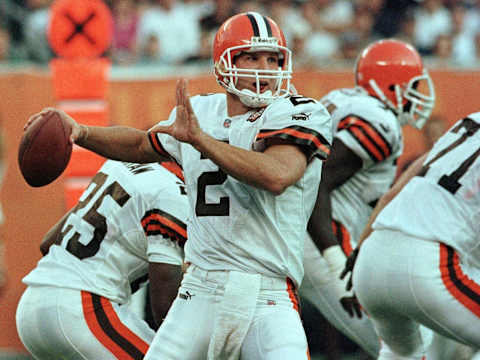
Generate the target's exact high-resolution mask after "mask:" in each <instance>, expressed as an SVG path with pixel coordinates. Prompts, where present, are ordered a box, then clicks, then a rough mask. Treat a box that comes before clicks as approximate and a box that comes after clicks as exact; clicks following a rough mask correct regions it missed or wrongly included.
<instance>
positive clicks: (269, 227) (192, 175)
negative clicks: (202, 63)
mask: <svg viewBox="0 0 480 360" xmlns="http://www.w3.org/2000/svg"><path fill="white" fill-rule="evenodd" d="M191 103H192V106H193V109H194V111H195V114H196V116H197V118H198V121H199V123H200V126H201V128H202V129H203V131H205V132H206V133H208V134H209V135H211V136H212V137H214V138H215V139H217V140H220V141H225V142H228V143H229V144H230V145H233V146H237V147H240V148H243V149H246V150H255V151H263V150H264V149H265V139H269V138H281V139H285V140H287V141H290V142H292V144H297V145H299V146H302V148H303V149H304V151H305V152H306V153H307V155H308V156H309V157H310V160H311V161H310V162H309V165H308V167H307V171H306V172H305V174H304V176H303V177H302V178H301V179H300V180H299V181H298V182H297V183H296V184H294V185H292V186H290V187H288V188H287V189H286V190H285V192H284V193H283V194H281V195H279V196H274V195H272V194H271V193H270V192H268V191H265V190H261V189H259V188H256V187H253V186H249V185H247V184H245V183H242V182H240V181H238V180H236V179H235V178H233V177H232V176H228V175H227V174H226V173H224V172H223V171H222V170H221V169H219V168H218V166H217V165H216V164H215V163H214V162H212V161H211V160H209V159H206V158H204V157H203V156H202V154H201V153H199V152H198V151H197V150H196V149H195V148H193V147H192V146H191V145H189V144H185V143H181V142H178V141H177V140H175V139H174V138H173V137H171V136H169V135H165V134H159V133H156V134H153V133H151V134H150V139H151V142H152V145H153V147H154V148H156V149H157V151H159V152H162V151H166V152H168V153H169V154H171V155H172V156H173V157H174V158H175V159H176V160H177V161H178V162H179V163H181V164H182V167H183V170H184V174H185V183H186V185H187V193H188V198H189V202H190V207H191V212H192V223H189V225H188V237H189V241H188V242H187V245H186V248H185V260H186V261H190V262H192V263H194V264H196V265H197V266H199V267H201V268H204V269H206V270H240V271H244V272H255V273H260V274H265V275H268V276H277V277H285V276H287V277H290V278H291V279H292V280H293V281H295V282H296V283H297V284H299V283H300V282H301V279H302V277H303V265H302V258H303V242H304V237H305V231H306V225H307V221H308V219H309V216H310V214H311V211H312V209H313V205H314V202H315V199H316V193H317V191H318V183H319V180H320V176H321V167H322V162H321V161H320V160H318V158H319V159H325V158H326V157H327V154H328V153H329V147H330V143H331V120H330V116H329V114H328V112H327V111H326V109H325V108H324V107H323V106H322V105H321V104H320V103H317V102H316V101H315V100H313V99H309V98H304V97H301V96H292V97H290V98H285V99H279V100H276V101H275V102H273V103H272V104H271V105H269V106H267V107H266V108H262V109H256V110H252V111H249V112H247V113H245V114H242V115H238V116H233V117H229V116H228V115H227V102H226V96H225V94H211V95H204V96H195V97H193V98H192V99H191ZM175 116H176V112H175V110H173V112H172V114H171V115H170V118H169V121H170V122H173V121H174V120H175Z"/></svg>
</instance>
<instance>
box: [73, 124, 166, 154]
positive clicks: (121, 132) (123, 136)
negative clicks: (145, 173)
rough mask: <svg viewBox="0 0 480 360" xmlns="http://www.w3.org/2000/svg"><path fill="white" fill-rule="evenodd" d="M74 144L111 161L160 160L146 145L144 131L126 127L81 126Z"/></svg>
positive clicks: (146, 137) (146, 139) (146, 138)
mask: <svg viewBox="0 0 480 360" xmlns="http://www.w3.org/2000/svg"><path fill="white" fill-rule="evenodd" d="M76 144H78V145H79V146H82V147H84V148H85V149H88V150H91V151H93V152H95V153H97V154H99V155H101V156H103V157H106V158H108V159H113V160H120V161H128V162H135V163H148V162H155V161H158V160H159V158H160V155H158V154H157V153H155V151H154V150H153V148H151V146H150V145H149V144H148V135H147V133H146V132H145V131H142V130H138V129H135V128H131V127H126V126H108V127H99V126H85V125H81V132H80V136H79V137H78V139H77V140H76Z"/></svg>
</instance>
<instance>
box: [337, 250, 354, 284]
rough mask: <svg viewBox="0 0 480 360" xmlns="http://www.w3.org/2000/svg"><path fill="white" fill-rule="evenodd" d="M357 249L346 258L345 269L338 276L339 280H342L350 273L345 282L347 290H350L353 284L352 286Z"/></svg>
mask: <svg viewBox="0 0 480 360" xmlns="http://www.w3.org/2000/svg"><path fill="white" fill-rule="evenodd" d="M358 251H359V249H358V247H357V248H356V249H355V250H353V251H352V253H351V254H350V256H349V257H348V259H347V261H346V263H345V268H344V269H343V271H342V273H341V274H340V279H342V280H343V278H344V277H345V276H347V274H348V273H350V277H349V279H348V281H347V286H346V289H347V290H349V291H350V290H352V287H353V284H352V273H353V268H354V267H355V262H356V261H357V256H358Z"/></svg>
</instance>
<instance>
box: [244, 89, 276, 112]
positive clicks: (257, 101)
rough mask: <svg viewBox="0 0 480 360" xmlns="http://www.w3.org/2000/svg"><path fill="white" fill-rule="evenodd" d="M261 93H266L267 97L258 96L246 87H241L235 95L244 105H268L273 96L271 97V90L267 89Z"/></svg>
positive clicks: (256, 106)
mask: <svg viewBox="0 0 480 360" xmlns="http://www.w3.org/2000/svg"><path fill="white" fill-rule="evenodd" d="M263 94H264V95H266V96H267V97H266V98H263V97H260V98H259V97H258V96H257V95H256V94H255V93H254V92H253V91H251V90H248V89H243V90H240V91H238V93H237V96H238V98H239V99H240V101H241V102H242V103H243V104H244V105H246V106H248V107H251V108H258V107H263V106H266V105H270V104H271V103H272V102H273V100H274V98H273V97H272V91H271V90H267V91H265V92H264V93H263Z"/></svg>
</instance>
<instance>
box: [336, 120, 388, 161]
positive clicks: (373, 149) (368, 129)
mask: <svg viewBox="0 0 480 360" xmlns="http://www.w3.org/2000/svg"><path fill="white" fill-rule="evenodd" d="M343 129H346V130H347V131H348V132H350V134H351V135H352V136H353V137H354V138H355V139H357V141H358V142H359V143H360V145H361V146H362V147H363V148H364V149H365V151H366V152H367V153H368V155H369V156H370V157H371V158H372V160H374V161H375V162H378V161H382V160H384V159H386V158H387V157H389V156H390V155H391V154H392V147H391V146H390V144H389V142H388V141H387V140H386V139H385V137H384V136H383V135H382V133H380V132H379V131H378V130H377V129H376V128H375V127H374V126H373V125H372V124H370V123H369V122H368V121H366V120H365V119H362V118H360V117H358V116H348V117H346V118H344V119H343V120H342V121H340V123H339V124H338V130H343Z"/></svg>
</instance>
